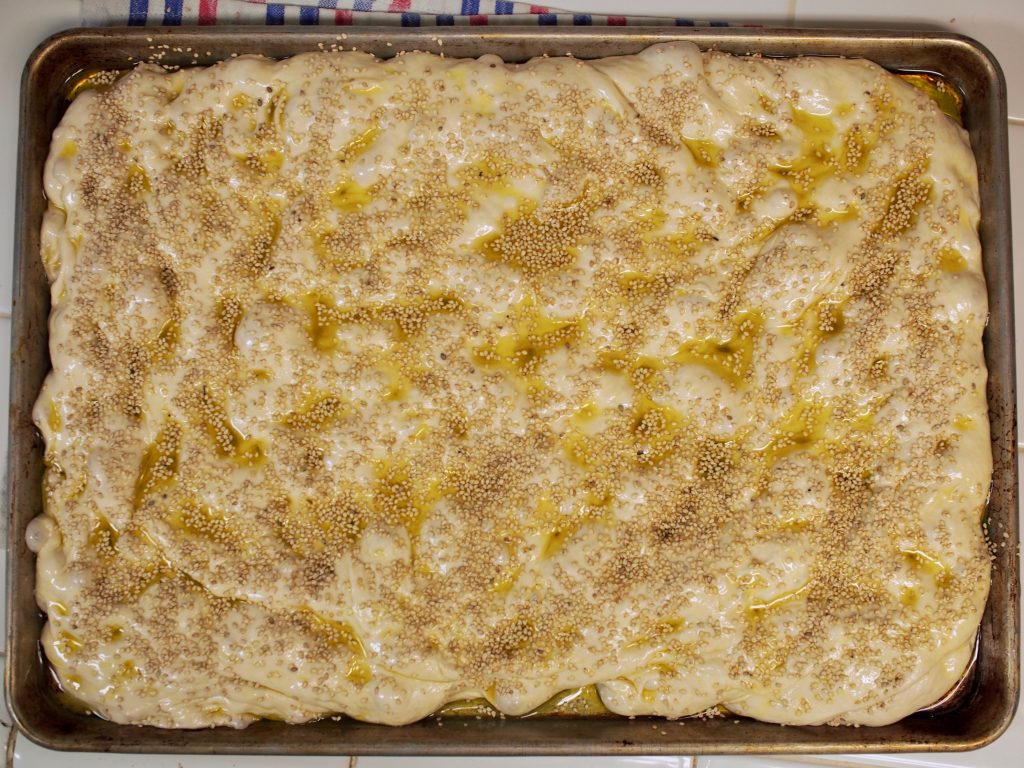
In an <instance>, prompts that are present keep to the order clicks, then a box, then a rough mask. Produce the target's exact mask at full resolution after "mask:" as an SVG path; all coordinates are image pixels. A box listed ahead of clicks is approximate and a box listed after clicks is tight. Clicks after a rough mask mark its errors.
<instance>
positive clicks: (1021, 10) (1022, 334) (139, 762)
mask: <svg viewBox="0 0 1024 768" xmlns="http://www.w3.org/2000/svg"><path fill="white" fill-rule="evenodd" d="M547 2H548V3H550V5H552V6H554V7H559V8H564V9H566V10H572V11H590V12H594V13H621V12H623V10H628V13H630V14H636V15H640V14H653V15H659V14H660V15H668V16H679V15H685V16H688V17H691V18H695V19H707V20H710V19H716V20H728V21H744V22H765V23H775V24H785V25H796V26H823V25H831V26H836V25H842V26H864V27H868V26H870V27H881V26H888V27H917V28H933V29H936V28H941V29H947V30H951V31H954V32H958V33H960V34H965V35H970V36H971V37H974V38H976V39H977V40H979V41H980V42H982V43H983V44H985V45H986V46H988V47H989V48H990V49H991V50H992V51H993V53H994V54H995V55H996V57H997V58H998V59H999V61H1000V63H1001V64H1002V66H1003V70H1004V72H1005V74H1006V79H1007V88H1008V93H1009V114H1010V125H1009V136H1010V165H1011V185H1012V195H1013V223H1014V231H1015V232H1017V233H1020V234H1019V235H1018V238H1021V237H1024V2H1022V1H1021V0H971V1H970V2H968V1H967V0H629V2H625V3H624V2H622V0H547ZM80 12H81V11H80V2H79V0H0V107H2V109H0V179H5V180H6V181H5V182H3V183H0V360H8V359H9V357H10V355H9V352H10V320H9V318H10V310H11V269H12V260H13V240H14V234H13V233H14V230H13V224H14V179H15V169H16V165H17V159H16V154H17V136H18V92H19V87H20V77H21V70H22V66H23V65H24V62H25V60H26V59H27V58H28V55H29V53H31V51H32V49H33V48H34V47H35V46H36V44H37V43H39V42H41V41H42V40H43V39H44V38H45V37H47V36H48V35H50V34H51V33H53V32H57V31H59V30H61V29H66V28H68V27H74V26H78V24H79V21H80ZM1022 253H1024V251H1022ZM1015 261H1021V262H1022V263H1021V264H1017V265H1016V266H1017V270H1016V272H1017V277H1016V279H1015V290H1016V295H1017V302H1018V306H1019V307H1024V292H1022V291H1024V256H1022V257H1021V258H1020V259H1015ZM1017 335H1018V337H1019V338H1024V310H1022V311H1021V312H1019V313H1018V319H1017ZM1022 360H1024V357H1018V362H1017V376H1018V379H1021V380H1022V381H1024V377H1022V373H1024V368H1022ZM8 372H9V371H7V370H6V369H4V370H0V402H5V401H6V400H7V387H8ZM1018 410H1020V406H1019V404H1018ZM6 420H7V409H6V408H0V430H2V431H3V432H5V433H6V427H7V422H6ZM6 466H7V444H6V442H0V467H6ZM2 535H3V534H2V532H0V537H2ZM3 543H4V545H5V542H3ZM0 594H2V593H0ZM3 606H4V598H3V597H2V596H0V615H3V611H2V609H3ZM0 721H2V724H0V744H3V743H4V740H7V731H8V728H7V725H8V724H9V722H10V717H9V715H8V714H7V713H6V708H5V707H3V706H0ZM9 747H10V748H9V749H8V754H7V760H8V765H11V764H13V765H15V766H19V768H37V767H39V766H52V765H57V764H58V762H60V761H73V762H74V764H75V768H93V767H94V766H95V767H96V768H129V766H132V767H137V768H229V766H246V768H250V767H251V768H271V767H272V766H281V765H287V766H289V768H291V767H294V768H300V767H301V768H314V767H315V768H327V767H328V766H330V767H331V768H342V767H343V766H349V768H352V766H354V765H355V764H356V763H358V766H359V768H398V767H399V766H402V767H408V768H471V767H472V768H476V767H477V766H479V767H480V768H526V766H531V768H542V767H543V768H552V767H554V766H558V767H559V768H798V767H799V766H806V765H818V766H835V767H838V766H879V767H881V766H888V767H890V768H893V767H895V766H914V767H915V768H953V767H960V766H977V767H978V768H1015V767H1016V766H1019V765H1021V764H1022V758H1021V755H1022V754H1024V714H1022V713H1021V712H1018V715H1017V718H1016V720H1014V722H1013V724H1012V725H1011V726H1010V729H1009V731H1008V732H1007V733H1006V734H1005V735H1004V736H1003V737H1002V738H1000V739H999V740H998V741H997V742H996V743H995V744H993V745H992V746H990V747H986V748H985V749H982V750H978V751H976V752H970V753H963V754H951V755H937V756H936V755H902V756H894V755H890V756H886V755H867V756H857V757H852V756H833V757H813V756H811V757H799V758H797V757H793V758H787V759H780V758H763V757H708V758H697V759H694V758H689V757H629V758H624V757H620V758H489V759H481V758H359V759H358V760H356V759H355V758H352V759H351V760H350V759H349V758H346V757H324V758H309V757H296V758H279V757H257V758H253V757H245V758H242V757H238V758H232V757H192V756H173V755H170V756H164V755H96V754H76V755H65V754H62V753H56V752H49V751H47V750H44V749H42V748H40V747H37V746H36V745H34V744H32V743H31V742H29V741H28V740H27V739H25V738H24V737H20V738H19V737H17V736H16V734H15V735H12V736H11V738H10V740H9Z"/></svg>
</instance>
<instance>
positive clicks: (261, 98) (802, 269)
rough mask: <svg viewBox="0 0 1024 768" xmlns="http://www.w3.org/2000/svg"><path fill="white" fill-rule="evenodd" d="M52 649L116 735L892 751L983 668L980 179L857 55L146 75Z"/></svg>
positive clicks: (68, 471)
mask: <svg viewBox="0 0 1024 768" xmlns="http://www.w3.org/2000/svg"><path fill="white" fill-rule="evenodd" d="M45 183H46V194H47V196H48V198H49V200H50V208H49V211H48V213H47V214H46V218H45V222H44V225H43V250H42V258H43V260H44V263H45V265H46V269H47V270H48V272H49V276H50V279H51V280H52V299H53V302H52V304H53V312H52V316H51V319H50V341H49V343H50V354H51V358H52V361H53V372H52V373H51V374H50V376H49V377H48V379H47V381H46V384H45V386H44V388H43V391H42V393H41V394H40V397H39V401H38V404H37V406H36V411H35V418H36V423H37V424H38V427H39V429H40V430H41V431H42V433H43V436H44V438H45V441H46V456H47V461H48V467H49V469H48V471H47V474H46V481H45V488H44V491H45V502H46V514H45V516H44V517H42V518H40V519H39V520H37V521H35V522H34V523H33V525H32V527H31V529H30V532H29V533H30V537H31V539H32V543H33V546H34V547H35V548H36V549H37V550H38V552H39V561H38V584H37V594H38V598H39V603H40V605H41V606H42V608H43V609H44V610H45V611H46V613H47V616H48V623H47V625H46V629H45V631H44V634H43V647H44V649H45V651H46V655H47V657H48V658H49V660H50V662H51V664H52V665H53V668H54V670H55V671H56V675H57V677H58V678H59V681H60V684H61V686H62V687H63V688H64V689H65V690H66V691H67V692H69V693H70V694H71V695H73V696H74V697H76V698H78V699H79V700H81V701H82V702H84V704H85V705H86V706H87V707H88V708H90V709H91V710H93V711H94V712H96V713H98V714H100V715H102V716H104V717H107V718H110V719H112V720H116V721H118V722H124V723H145V724H152V725H158V726H167V727H199V726H208V725H218V724H226V725H234V726H241V725H244V724H246V723H248V722H250V721H251V720H253V719H254V718H260V717H275V718H280V719H284V720H287V721H289V722H301V721H305V720H309V719H312V718H317V717H321V716H324V715H328V714H339V713H344V714H348V715H351V716H352V717H356V718H360V719H364V720H370V721H377V722H383V723H407V722H410V721H414V720H417V719H419V718H422V717H424V716H426V715H427V714H429V713H431V712H434V711H436V710H437V709H438V708H439V707H441V706H442V705H444V704H445V703H446V702H451V701H454V700H461V699H470V698H474V697H485V698H486V699H488V700H489V701H490V702H492V703H493V705H494V706H495V707H497V708H498V709H499V710H501V711H502V712H505V713H509V714H518V713H524V712H527V711H529V710H531V709H533V708H535V707H537V706H538V705H540V704H541V703H542V702H544V701H545V700H547V699H548V698H550V697H551V696H553V695H554V694H556V692H558V691H561V690H564V689H570V688H575V687H578V686H586V685H591V684H596V685H597V687H598V691H599V693H600V696H601V698H602V699H603V701H604V704H605V705H606V706H607V707H608V708H610V709H611V710H613V711H615V712H618V713H622V714H630V715H634V714H658V715H666V716H670V717H677V716H683V715H687V714H690V713H694V712H698V711H701V710H705V709H706V708H708V707H712V706H715V705H723V706H724V707H726V708H728V710H730V711H732V712H734V713H737V714H741V715H749V716H751V717H755V718H760V719H763V720H768V721H776V722H783V723H823V722H847V723H864V724H880V723H887V722H891V721H893V720H896V719H899V718H901V717H903V716H905V715H907V714H908V713H910V712H913V711H914V710H916V709H918V708H919V707H921V706H923V705H927V704H929V703H931V702H933V701H935V700H936V699H937V698H939V697H940V696H941V695H942V694H943V693H944V692H945V691H946V690H947V689H949V688H950V686H952V685H953V684H954V682H955V681H956V680H957V679H958V677H959V676H960V675H961V673H962V671H963V670H964V668H965V665H966V664H967V662H968V659H969V657H970V655H971V651H972V643H973V638H974V635H975V631H976V628H977V626H978V623H979V620H980V616H981V613H982V610H983V607H984V604H985V600H986V595H987V590H988V583H989V560H988V557H987V550H986V546H985V541H984V539H983V536H982V529H981V516H982V512H983V507H984V503H985V497H986V492H987V488H988V483H989V476H990V473H991V452H990V448H989V433H988V419H987V411H986V398H985V380H986V371H985V366H984V361H983V357H982V343H981V336H982V329H983V326H984V323H985V318H986V311H987V309H986V294H985V286H984V281H983V277H982V271H981V261H980V252H979V243H978V237H977V234H976V225H977V223H978V195H977V181H976V172H975V165H974V160H973V157H972V155H971V152H970V150H969V147H968V144H967V141H966V135H965V133H964V132H963V131H962V130H961V129H960V128H959V127H957V126H956V125H955V124H954V123H953V122H952V121H951V120H949V119H948V118H946V117H945V116H944V115H943V114H941V113H940V111H939V110H938V109H937V108H936V107H935V105H934V104H933V103H932V102H931V101H929V99H928V98H926V97H925V96H924V95H922V94H921V93H919V92H917V91H916V90H914V89H913V88H911V87H909V86H907V85H906V84H904V83H902V82H901V81H900V80H899V79H898V78H896V77H894V76H892V75H890V74H888V73H886V72H884V71H883V70H882V69H880V68H879V67H877V66H875V65H873V64H871V63H868V62H864V61H844V60H838V59H818V58H803V59H792V60H769V59H759V58H737V57H730V56H728V55H725V54H720V53H703V54H702V53H701V52H700V51H699V50H698V49H697V48H696V47H695V46H693V45H690V44H686V43H678V44H662V45H656V46H654V47H652V48H649V49H648V50H646V51H644V52H643V53H641V54H639V55H636V56H629V57H623V58H610V59H605V60H599V61H591V62H583V61H577V60H574V59H571V58H548V59H540V60H535V61H532V62H529V63H526V64H523V65H506V64H504V63H503V62H502V61H501V60H499V59H498V58H496V57H495V56H484V57H482V58H480V59H478V60H453V59H450V58H448V59H445V58H441V57H438V56H436V55H430V54H425V53H412V54H408V55H400V56H398V57H396V58H394V59H392V60H390V61H379V60H376V59H374V58H373V57H372V56H369V55H366V54H360V53H318V54H309V55H302V56H296V57H295V58H292V59H290V60H287V61H283V62H273V61H269V60H265V59H262V58H254V57H240V58H237V59H233V60H230V61H227V62H225V63H223V64H219V65H217V66H213V67H210V68H207V69H192V70H187V71H186V70H183V71H178V72H173V73H168V72H165V71H163V70H162V69H160V68H158V67H155V66H152V65H144V66H140V67H139V68H138V69H136V70H134V71H133V72H131V73H130V74H127V75H125V76H124V77H123V78H121V79H120V80H119V81H118V82H117V83H116V84H115V85H113V86H112V87H110V88H109V89H93V90H86V91H84V92H82V93H81V94H80V95H79V96H78V97H77V98H76V99H75V101H74V102H73V103H72V104H71V106H70V107H69V109H68V111H67V114H66V116H65V117H64V119H63V121H62V122H61V124H60V126H59V128H58V129H57V130H56V132H55V133H54V137H53V145H52V151H51V154H50V157H49V161H48V162H47V165H46V178H45Z"/></svg>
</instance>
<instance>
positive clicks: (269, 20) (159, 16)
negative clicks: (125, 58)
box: [82, 0, 729, 27]
mask: <svg viewBox="0 0 1024 768" xmlns="http://www.w3.org/2000/svg"><path fill="white" fill-rule="evenodd" d="M82 23H83V24H86V25H90V26H109V25H125V24H126V25H128V26H179V25H182V24H200V25H211V24H269V25H276V24H309V25H345V26H347V25H352V24H360V25H362V24H375V25H390V26H404V27H419V26H439V27H443V26H456V25H459V26H461V25H474V26H475V25H485V24H540V25H563V26H590V25H594V26H605V25H607V26H627V25H641V24H642V25H646V26H712V27H726V26H729V24H728V23H727V22H724V21H711V20H709V21H695V20H693V19H688V18H674V17H661V16H658V17H654V16H608V15H596V14H590V13H568V12H562V11H558V10H556V9H552V8H550V7H548V6H542V5H534V4H531V3H520V2H514V1H513V0H286V2H276V3H275V2H268V1H267V0H82Z"/></svg>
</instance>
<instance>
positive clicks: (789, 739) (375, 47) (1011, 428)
mask: <svg viewBox="0 0 1024 768" xmlns="http://www.w3.org/2000/svg"><path fill="white" fill-rule="evenodd" d="M668 40H691V41H693V42H695V43H697V44H698V45H700V46H701V47H703V48H714V49H718V50H722V51H728V52H731V53H738V54H747V53H759V54H762V55H765V56H797V55H808V54H810V55H829V56H850V57H866V58H869V59H872V60H874V61H875V62H877V63H879V64H881V65H883V66H885V67H887V68H889V69H891V70H896V71H904V72H906V71H912V72H924V73H934V74H937V75H939V76H941V77H942V78H944V79H945V80H946V81H947V82H949V83H951V84H952V85H953V86H954V87H956V88H957V89H958V90H959V91H960V92H961V94H962V95H963V99H964V104H963V119H964V124H965V126H966V128H967V129H968V131H969V132H970V138H971V144H972V146H973V148H974V153H975V156H976V157H977V160H978V173H979V176H980V182H981V185H980V186H981V210H982V220H981V242H982V246H983V253H984V268H985V273H986V276H987V281H988V298H989V305H990V311H991V317H990V320H989V324H988V327H987V330H986V332H985V339H984V341H985V358H986V361H987V363H988V369H989V381H988V401H989V409H990V410H989V416H990V420H991V427H992V451H993V455H994V460H995V472H994V475H993V479H992V488H991V495H990V499H989V510H988V529H989V532H990V537H991V539H992V541H993V542H994V543H995V544H996V545H997V546H996V549H995V555H994V560H993V564H992V568H993V570H992V575H993V580H992V589H991V594H990V596H989V602H988V607H987V610H986V611H985V615H984V619H983V621H982V624H981V630H980V634H979V639H978V650H977V660H976V663H975V665H974V667H973V671H972V673H971V675H970V676H968V677H967V678H966V679H965V681H963V683H962V684H961V686H960V689H961V690H960V691H959V692H958V694H957V695H956V696H955V697H953V698H952V699H951V700H950V701H948V702H947V703H946V704H945V705H943V706H940V707H933V708H931V709H930V710H929V711H923V712H919V713H917V714H915V715H912V716H910V717H907V718H905V719H903V720H901V721H900V722H898V723H895V724H893V725H888V726H884V727H878V728H867V727H865V728H854V727H828V726H817V727H803V726H801V727H792V726H791V727H785V728H783V727H780V726H778V725H772V724H768V723H762V722H757V721H753V720H749V719H746V718H735V717H731V716H730V717H724V718H714V719H706V720H703V719H690V720H684V721H682V722H681V723H666V722H665V721H664V720H661V719H657V718H636V719H628V718H618V717H612V718H607V717H604V718H585V717H583V718H581V717H576V718H574V717H568V716H563V717H546V718H536V719H525V720H517V719H513V718H508V719H487V718H485V719H481V720H477V719H474V718H466V719H463V720H457V719H447V720H445V721H444V722H445V727H441V726H439V724H438V722H437V721H435V720H434V719H433V718H431V719H428V720H426V721H422V722H419V723H416V724H413V725H407V726H403V727H399V728H394V727H388V726H380V725H372V724H368V723H361V722H357V721H353V720H349V719H346V718H341V719H339V720H333V719H325V720H321V721H319V722H315V723H309V724H305V725H286V724H283V723H280V722H271V721H261V722H257V723H255V724H253V725H251V726H249V727H248V728H246V729H243V730H233V729H227V728H218V729H206V730H197V731H168V730H161V729H157V728H151V727H135V726H123V725H117V724H114V723H111V722H108V721H105V720H102V719H100V718H99V717H95V716H91V715H87V714H82V713H80V712H76V711H74V710H73V709H70V708H68V707H67V706H66V705H65V704H63V703H62V699H61V695H60V694H59V692H58V691H57V689H56V687H55V685H54V684H53V682H52V680H51V677H50V673H49V670H48V668H47V665H46V663H45V661H44V660H43V658H42V655H41V653H40V646H39V635H40V630H41V628H42V625H43V617H42V614H41V613H40V612H39V610H38V609H37V607H36V603H35V599H34V596H33V584H34V579H35V572H34V567H35V559H34V556H33V555H32V553H31V552H29V550H28V549H27V548H26V546H25V526H26V525H27V524H28V522H29V521H30V520H31V519H32V518H33V517H35V516H36V515H37V514H39V512H40V511H41V493H40V483H41V478H42V471H43V446H42V442H41V440H40V438H39V436H38V434H37V432H36V430H35V428H34V427H33V425H32V421H31V411H32V404H33V401H34V400H35V398H36V395H37V393H38V392H39V388H40V385H41V384H42V381H43V377H44V376H45V375H46V373H47V371H48V370H49V368H50V361H49V356H48V353H47V317H48V313H49V291H48V287H47V280H46V276H45V274H44V272H43V267H42V264H41V263H40V260H39V228H40V221H41V217H42V214H43V210H44V208H45V205H46V202H45V199H44V197H43V191H42V168H43V162H44V160H45V158H46V154H47V151H48V147H49V141H50V134H51V132H52V130H53V129H54V127H55V126H56V125H57V123H58V121H59V120H60V118H61V115H62V113H63V111H64V109H65V107H66V106H67V97H68V94H69V91H70V89H71V87H72V86H73V84H74V83H75V82H76V81H78V80H80V79H81V78H82V77H83V76H84V75H86V74H88V73H89V72H93V71H97V70H103V69H124V68H127V67H130V66H131V65H132V64H133V63H134V62H138V61H139V60H145V59H147V58H149V57H151V56H153V55H154V54H155V53H160V54H162V57H161V58H160V62H161V63H162V64H164V65H180V66H188V65H193V64H195V65H208V64H212V63H214V62H216V61H219V60H221V59H223V58H226V57H228V56H230V55H231V54H232V53H237V54H242V53H259V54H263V55H266V56H272V57H284V56H289V55H292V54H296V53H300V52H303V51H315V50H319V49H322V48H330V47H331V46H334V45H345V46H346V47H353V46H354V47H356V48H358V49H361V50H364V51H369V52H371V53H375V54H377V55H379V56H382V57H387V56H391V55H394V53H395V52H397V51H399V50H403V49H405V50H411V49H419V50H431V51H439V50H441V48H440V47H439V45H440V43H442V42H443V51H444V53H445V54H446V55H448V56H479V55H481V54H483V53H496V54H498V55H500V56H501V57H503V58H504V59H506V60H510V61H522V60H525V59H527V58H529V57H532V56H538V55H542V54H548V55H564V54H566V53H569V52H571V53H572V54H573V55H574V56H577V57H580V58H593V57H600V56H610V55H617V54H628V53H635V52H637V51H640V50H641V49H643V48H645V47H647V46H648V45H651V44H654V43H657V42H659V41H662V42H663V41H668ZM1009 196H1010V193H1009V170H1008V161H1007V122H1006V88H1005V84H1004V80H1003V76H1002V73H1001V71H1000V68H999V65H998V64H997V63H996V61H995V60H994V59H993V57H992V56H991V54H990V53H989V52H988V51H987V50H986V49H985V48H984V47H982V46H981V45H979V44H978V43H976V42H974V41H973V40H970V39H968V38H964V37H960V36H956V35H950V34H944V33H936V32H872V31H858V30H841V31H839V30H771V29H703V30H695V29H692V28H690V29H686V28H683V29H677V28H642V27H626V28H607V29H594V28H585V29H584V28H572V29H569V28H558V27H548V28H545V27H539V28H538V27H529V28H526V27H523V28H514V27H505V28H501V29H495V30H481V29H480V28H472V27H467V28H451V27H449V28H424V29H401V30H399V29H395V28H386V29H375V28H370V27H363V28H354V29H349V30H347V31H346V34H345V35H341V34H340V31H339V30H334V29H331V30H324V29H323V28H318V29H309V28H293V29H265V28H217V29H213V28H207V29H187V28H169V29H154V28H149V29H146V28H134V29H83V30H70V31H68V32H64V33H61V34H58V35H56V36H54V37H51V38H50V39H49V40H46V41H45V42H43V43H42V44H41V45H40V46H39V47H38V48H37V49H36V51H35V52H34V53H33V54H32V56H31V58H30V59H29V60H28V63H27V65H26V68H25V72H24V76H23V80H22V91H21V133H20V137H19V165H18V193H17V218H16V221H17V227H16V243H15V252H14V281H15V282H14V306H13V311H14V324H13V339H12V346H11V349H12V353H11V362H12V367H11V404H10V430H11V437H10V441H11V442H10V468H9V493H10V496H9V503H10V507H9V529H8V536H9V538H8V542H9V548H10V551H9V555H8V570H7V583H8V590H9V597H8V656H7V672H6V685H7V696H8V701H9V702H10V705H11V708H12V712H13V714H14V719H15V721H16V723H17V725H18V727H19V728H20V729H21V730H22V731H23V732H24V733H25V735H26V736H28V737H29V738H30V739H32V740H33V741H35V742H37V743H38V744H41V745H43V746H45V747H50V748H54V749H66V750H91V751H114V752H174V753H262V754H282V755H284V754H347V755H363V754H400V755H413V754H423V755H427V754H435V755H437V754H464V755H501V754H517V755H530V754H586V755H596V754H620V755H625V754H648V755H653V754H689V755H693V754H713V753H824V752H887V751H888V752H907V751H913V752H928V751H949V750H965V749H973V748H977V747H980V746H983V745H985V744H987V743H989V742H991V741H992V740H993V739H995V738H996V737H997V736H999V734H1001V733H1002V732H1003V731H1004V730H1005V729H1006V727H1007V726H1008V725H1009V723H1010V721H1011V720H1012V718H1013V714H1014V710H1015V709H1016V706H1017V699H1018V695H1019V688H1020V677H1019V674H1020V668H1019V632H1020V605H1019V592H1020V581H1019V563H1018V554H1017V550H1018V516H1017V509H1018V507H1017V493H1018V491H1017V455H1016V442H1017V427H1016V382H1015V377H1014V323H1013V279H1012V254H1011V250H1010V205H1009Z"/></svg>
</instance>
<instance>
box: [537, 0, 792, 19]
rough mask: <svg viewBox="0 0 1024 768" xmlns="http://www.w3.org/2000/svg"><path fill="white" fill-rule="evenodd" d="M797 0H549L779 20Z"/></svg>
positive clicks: (568, 6) (585, 7) (566, 5)
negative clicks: (682, 0)
mask: <svg viewBox="0 0 1024 768" xmlns="http://www.w3.org/2000/svg"><path fill="white" fill-rule="evenodd" d="M795 2H796V0H686V1H685V2H672V0H637V1H636V2H623V1H622V0H548V1H546V2H539V3H537V4H538V5H547V6H550V7H552V8H558V9H560V10H565V11H575V12H577V13H624V14H630V15H636V16H679V17H682V18H686V19H697V20H700V21H719V20H722V21H745V22H755V21H775V22H782V23H786V22H788V21H789V19H790V18H791V15H792V9H793V6H794V4H795Z"/></svg>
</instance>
